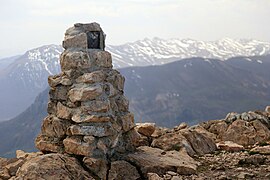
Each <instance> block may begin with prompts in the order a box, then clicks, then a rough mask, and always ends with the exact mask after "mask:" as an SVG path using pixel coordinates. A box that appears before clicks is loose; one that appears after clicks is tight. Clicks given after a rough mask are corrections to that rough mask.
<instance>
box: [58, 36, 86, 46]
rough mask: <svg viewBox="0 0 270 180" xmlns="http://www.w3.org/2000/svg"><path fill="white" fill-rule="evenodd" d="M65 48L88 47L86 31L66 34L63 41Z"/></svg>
mask: <svg viewBox="0 0 270 180" xmlns="http://www.w3.org/2000/svg"><path fill="white" fill-rule="evenodd" d="M63 48H65V49H68V48H84V49H87V35H86V33H80V34H76V35H75V36H65V40H64V41H63Z"/></svg>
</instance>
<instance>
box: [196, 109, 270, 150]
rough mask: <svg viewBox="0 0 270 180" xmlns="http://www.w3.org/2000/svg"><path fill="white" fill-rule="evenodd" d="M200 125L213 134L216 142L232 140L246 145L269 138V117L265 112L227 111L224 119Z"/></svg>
mask: <svg viewBox="0 0 270 180" xmlns="http://www.w3.org/2000/svg"><path fill="white" fill-rule="evenodd" d="M201 125H202V126H203V127H204V128H205V129H206V130H208V131H209V132H210V133H212V134H214V135H215V137H216V138H215V140H216V142H220V141H232V142H234V143H237V144H239V145H243V146H245V147H247V146H250V145H254V144H256V143H263V142H266V141H267V140H269V139H270V129H269V128H270V119H269V118H268V117H267V115H266V112H259V111H255V112H252V111H250V112H247V113H242V114H237V113H229V114H228V115H227V117H226V118H225V119H224V120H215V121H208V122H205V123H202V124H201Z"/></svg>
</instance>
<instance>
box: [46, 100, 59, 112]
mask: <svg viewBox="0 0 270 180" xmlns="http://www.w3.org/2000/svg"><path fill="white" fill-rule="evenodd" d="M56 109H57V103H56V102H52V101H49V102H48V107H47V112H48V114H56Z"/></svg>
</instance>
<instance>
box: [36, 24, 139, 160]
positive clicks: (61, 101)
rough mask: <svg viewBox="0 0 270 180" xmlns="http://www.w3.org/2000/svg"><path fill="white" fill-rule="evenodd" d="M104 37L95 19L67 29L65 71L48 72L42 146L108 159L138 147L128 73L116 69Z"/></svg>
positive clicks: (38, 144) (63, 57) (38, 141)
mask: <svg viewBox="0 0 270 180" xmlns="http://www.w3.org/2000/svg"><path fill="white" fill-rule="evenodd" d="M104 40H105V36H104V33H103V31H102V29H101V28H100V26H99V24H97V23H90V24H75V25H74V26H73V27H71V28H69V29H68V30H67V31H66V33H65V39H64V41H63V47H64V49H65V51H64V52H63V53H62V54H61V57H60V64H61V70H62V72H61V73H60V74H58V75H54V76H50V77H49V78H48V83H49V85H50V92H49V95H50V101H49V103H48V116H47V117H46V118H45V119H44V120H43V124H42V128H41V133H40V134H39V136H38V137H37V138H36V147H37V148H38V149H39V150H40V151H42V152H45V153H46V152H57V153H68V154H72V155H79V156H84V157H91V158H101V159H106V160H108V159H110V158H111V157H112V156H113V155H115V154H118V153H125V152H127V151H133V150H134V147H135V146H134V142H135V141H136V140H137V133H136V131H135V130H134V127H135V124H134V116H133V114H132V113H130V112H129V108H128V106H129V103H128V100H127V98H126V97H125V96H124V95H123V93H124V91H123V90H124V81H125V79H124V77H123V76H122V75H121V74H120V73H119V72H118V71H117V70H114V69H112V57H111V54H110V53H109V52H107V51H104V48H105V43H104V42H105V41H104ZM88 160H89V159H88Z"/></svg>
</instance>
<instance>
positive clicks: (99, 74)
mask: <svg viewBox="0 0 270 180" xmlns="http://www.w3.org/2000/svg"><path fill="white" fill-rule="evenodd" d="M104 79H105V74H104V72H103V71H94V72H91V73H85V74H83V75H82V76H80V77H78V78H77V79H76V82H77V83H89V84H92V83H97V82H102V81H104Z"/></svg>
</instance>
